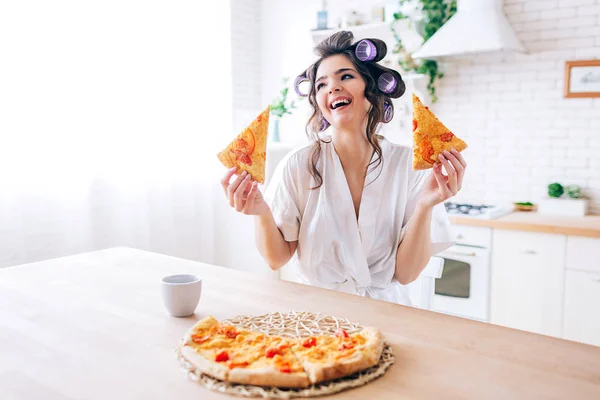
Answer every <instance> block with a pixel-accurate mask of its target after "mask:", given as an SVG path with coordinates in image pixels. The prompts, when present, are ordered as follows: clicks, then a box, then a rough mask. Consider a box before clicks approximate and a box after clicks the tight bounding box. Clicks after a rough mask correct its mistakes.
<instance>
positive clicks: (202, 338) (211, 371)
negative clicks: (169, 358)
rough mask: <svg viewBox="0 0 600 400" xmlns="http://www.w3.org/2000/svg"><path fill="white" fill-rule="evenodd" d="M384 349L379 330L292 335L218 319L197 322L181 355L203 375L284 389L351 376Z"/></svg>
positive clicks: (365, 366) (367, 366) (187, 337)
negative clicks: (264, 332)
mask: <svg viewBox="0 0 600 400" xmlns="http://www.w3.org/2000/svg"><path fill="white" fill-rule="evenodd" d="M382 351H383V338H382V336H381V333H380V332H379V330H377V329H375V328H365V329H363V330H362V331H361V332H359V333H355V334H351V335H349V334H348V333H347V332H346V331H344V330H341V329H340V330H338V331H337V332H336V333H335V335H319V336H313V337H305V338H300V339H292V338H284V337H281V336H277V335H265V334H263V333H260V332H254V331H248V330H244V329H239V328H236V327H234V326H232V325H228V324H221V323H219V322H218V321H217V320H216V319H214V318H213V317H206V318H204V319H203V320H201V321H198V322H197V323H196V324H195V325H194V327H192V329H191V330H190V331H189V333H188V335H187V336H186V338H185V340H184V343H183V344H182V347H181V355H182V356H183V357H184V358H185V359H186V360H187V361H188V362H190V363H191V364H192V365H193V366H194V367H195V368H196V369H197V370H198V371H200V372H202V373H204V374H207V375H210V376H212V377H214V378H217V379H221V380H223V381H228V382H233V383H242V384H250V385H257V386H274V387H282V388H304V387H308V386H310V385H311V384H315V383H320V382H325V381H329V380H332V379H337V378H341V377H344V376H348V375H352V374H354V373H356V372H359V371H361V370H364V369H366V368H369V367H372V366H374V365H376V364H377V363H378V362H379V359H380V357H381V353H382Z"/></svg>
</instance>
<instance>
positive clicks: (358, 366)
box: [292, 328, 383, 384]
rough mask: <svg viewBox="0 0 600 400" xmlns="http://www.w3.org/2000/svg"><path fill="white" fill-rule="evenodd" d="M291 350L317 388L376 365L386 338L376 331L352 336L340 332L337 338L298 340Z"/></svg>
mask: <svg viewBox="0 0 600 400" xmlns="http://www.w3.org/2000/svg"><path fill="white" fill-rule="evenodd" d="M292 350H293V352H294V354H295V355H296V357H298V360H299V361H300V364H302V366H303V367H304V370H305V371H306V373H307V374H308V378H309V379H310V381H311V383H313V384H315V383H319V382H325V381H329V380H332V379H337V378H341V377H344V376H348V375H352V374H354V373H356V372H359V371H362V370H364V369H367V368H369V367H372V366H374V365H376V364H377V363H378V362H379V358H380V357H381V353H382V351H383V338H382V336H381V333H380V332H379V330H378V329H376V328H364V329H363V330H362V331H361V332H359V333H355V334H352V335H349V334H348V333H347V332H346V331H344V330H342V329H339V330H338V331H336V333H335V335H320V336H313V337H309V338H302V339H298V340H296V342H295V343H294V345H293V346H292Z"/></svg>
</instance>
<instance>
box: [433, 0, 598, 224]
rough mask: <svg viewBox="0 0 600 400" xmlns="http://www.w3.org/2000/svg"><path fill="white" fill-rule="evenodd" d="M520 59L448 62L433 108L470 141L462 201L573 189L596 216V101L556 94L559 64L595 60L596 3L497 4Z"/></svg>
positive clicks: (560, 83)
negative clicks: (582, 192) (580, 190)
mask: <svg viewBox="0 0 600 400" xmlns="http://www.w3.org/2000/svg"><path fill="white" fill-rule="evenodd" d="M505 12H506V13H507V16H508V19H509V20H510V21H511V23H512V24H513V26H514V28H515V30H516V31H517V34H518V36H519V38H520V39H521V40H522V42H523V44H524V46H525V47H526V48H527V49H528V51H529V54H526V55H507V56H477V57H472V58H468V59H462V60H457V61H453V62H452V63H450V62H447V63H445V64H444V67H445V70H446V76H445V77H444V79H443V80H442V81H441V84H440V85H439V96H440V101H439V103H438V104H437V105H436V106H435V107H434V111H435V112H436V113H437V114H438V116H439V117H440V118H441V119H442V120H443V121H445V122H446V123H447V124H448V125H449V126H450V127H452V129H454V130H455V131H456V132H460V133H461V134H462V135H463V136H464V138H465V139H466V140H467V142H468V143H469V145H470V149H468V151H467V152H466V153H465V155H466V156H467V157H468V159H469V162H470V168H469V169H470V171H469V174H468V177H467V180H466V183H465V189H464V191H463V193H462V194H461V197H463V198H473V199H482V200H484V201H488V202H494V201H515V200H516V201H527V200H533V201H536V200H539V199H540V198H541V197H542V196H544V195H545V193H546V187H547V185H548V184H549V183H551V182H554V181H558V182H561V183H564V184H579V185H582V186H583V187H584V188H585V189H586V192H587V194H588V195H589V196H590V197H591V198H592V200H593V201H592V212H594V213H596V214H598V213H600V98H597V99H565V98H563V78H564V67H565V61H567V60H580V59H581V60H583V59H596V58H598V57H600V0H565V1H562V0H561V1H558V0H544V1H531V0H527V1H525V0H506V2H505Z"/></svg>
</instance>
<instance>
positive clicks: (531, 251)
mask: <svg viewBox="0 0 600 400" xmlns="http://www.w3.org/2000/svg"><path fill="white" fill-rule="evenodd" d="M521 253H523V254H537V251H535V250H521Z"/></svg>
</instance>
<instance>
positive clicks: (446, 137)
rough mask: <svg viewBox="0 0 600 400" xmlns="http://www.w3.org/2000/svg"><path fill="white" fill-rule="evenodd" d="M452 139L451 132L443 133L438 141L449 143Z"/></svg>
mask: <svg viewBox="0 0 600 400" xmlns="http://www.w3.org/2000/svg"><path fill="white" fill-rule="evenodd" d="M453 137H454V134H453V133H452V132H446V133H443V134H442V136H440V139H441V140H442V142H450V141H451V140H452V138H453Z"/></svg>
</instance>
